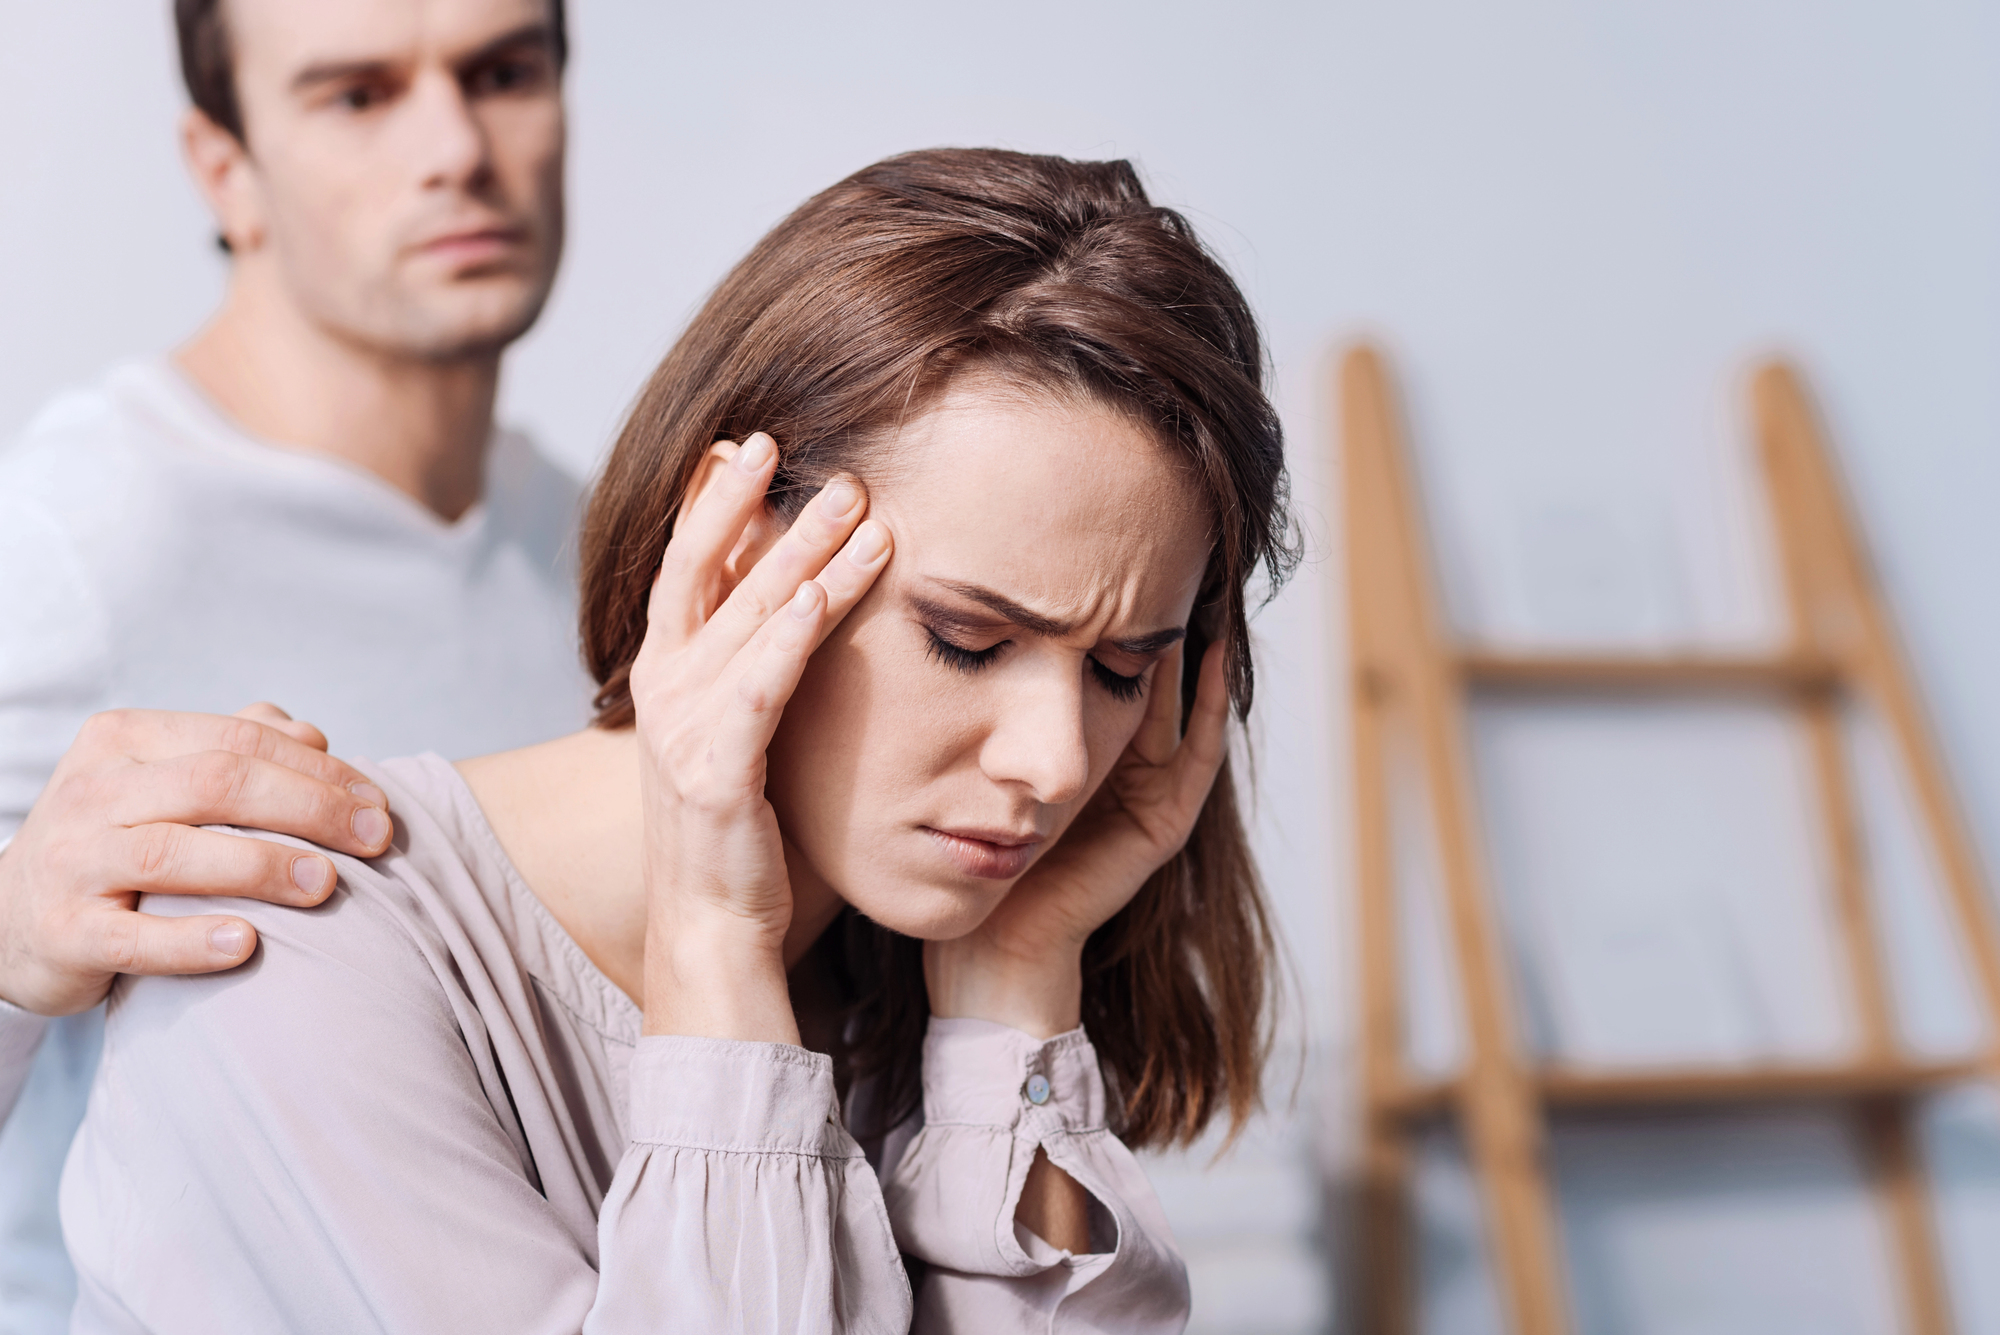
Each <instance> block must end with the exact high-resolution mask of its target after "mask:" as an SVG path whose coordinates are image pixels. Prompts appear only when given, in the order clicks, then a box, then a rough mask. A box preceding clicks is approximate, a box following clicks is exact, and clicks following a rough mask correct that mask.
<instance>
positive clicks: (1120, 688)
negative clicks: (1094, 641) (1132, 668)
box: [1090, 658, 1146, 700]
mask: <svg viewBox="0 0 2000 1335" xmlns="http://www.w3.org/2000/svg"><path fill="white" fill-rule="evenodd" d="M1090 674H1091V675H1092V676H1094V677H1096V678H1097V684H1098V685H1099V686H1102V687H1103V688H1104V689H1105V690H1106V691H1107V692H1109V693H1110V695H1111V698H1112V699H1114V700H1137V699H1138V698H1139V697H1140V696H1141V695H1143V694H1145V691H1146V678H1145V675H1144V674H1143V673H1137V674H1134V675H1133V676H1130V677H1127V676H1124V675H1123V674H1121V673H1117V672H1113V671H1112V670H1111V669H1110V668H1108V667H1106V666H1104V664H1102V663H1100V662H1098V661H1097V660H1096V659H1094V658H1093V659H1091V660H1090Z"/></svg>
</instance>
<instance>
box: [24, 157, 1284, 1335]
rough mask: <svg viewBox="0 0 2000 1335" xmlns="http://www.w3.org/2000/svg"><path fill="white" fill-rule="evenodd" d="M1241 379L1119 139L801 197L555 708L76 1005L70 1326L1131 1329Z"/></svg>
mask: <svg viewBox="0 0 2000 1335" xmlns="http://www.w3.org/2000/svg"><path fill="white" fill-rule="evenodd" d="M1261 369H1262V368H1261V353H1260V349H1259V343H1258V338H1257V333H1256V329H1255V326H1254V324H1253V322H1252V320H1251V318H1250V315H1249V313H1248V310H1247V308H1246V306H1245V304H1244V302H1243V299H1242V296H1241V294H1240V293H1239V292H1238V291H1237V290H1236V288H1235V286H1234V285H1233V284H1232V283H1231V282H1230V280H1229V278H1228V277H1227V275H1226V274H1224V273H1223V271H1222V270H1221V268H1220V267H1219V266H1218V265H1216V264H1215V262H1214V261H1213V260H1212V259H1211V258H1210V257H1209V256H1208V255H1207V254H1206V253H1205V252H1204V251H1203V250H1202V249H1201V247H1200V245H1199V243H1198V242H1197V241H1196V240H1195V239H1194V237H1193V236H1192V234H1191V233H1190V231H1189V230H1188V229H1187V227H1186V225H1185V224H1184V223H1183V222H1182V221H1181V219H1180V218H1179V217H1178V216H1177V215H1175V214H1173V213H1170V212H1168V211H1165V210H1160V209H1155V208H1153V207H1152V206H1151V205H1150V204H1149V203H1148V201H1147V200H1146V198H1145V195H1144V193H1143V191H1142V190H1141V188H1140V187H1139V185H1138V182H1137V180H1136V178H1135V177H1134V175H1133V173H1132V172H1131V170H1130V168H1129V167H1127V166H1126V165H1125V164H1123V163H1073V162H1066V161H1063V160H1061V159H1055V158H1036V157H1028V156H1025V155H1021V154H1013V153H1001V152H987V151H938V152H929V153H918V154H911V155H908V156H905V157H901V158H894V159H890V160H888V161H886V162H883V163H879V164H877V165H876V166H874V167H871V168H868V169H867V170H865V171H862V172H860V173H858V174H857V175H855V176H854V177H851V178H850V179H848V180H847V181H844V182H842V183H841V184H839V185H837V186H835V187H834V188H833V189H831V190H829V191H827V192H826V193H824V194H822V195H820V196H819V197H817V198H815V199H813V200H811V201H809V202H808V203H807V204H806V205H804V206H803V207H802V208H800V209H799V211H798V212H797V213H795V214H794V215H793V216H792V217H791V218H790V219H788V220H787V221H786V222H785V223H783V224H782V225H781V226H780V227H779V228H778V229H777V230H776V231H775V232H773V233H772V234H771V235H770V236H769V237H767V238H766V239H765V240H764V241H763V242H762V243H761V244H760V245H759V246H758V247H757V248H756V249H755V250H754V251H753V252H752V253H751V254H750V256H749V257H748V258H747V259H745V260H744V262H743V263H742V264H741V265H739V266H738V267H737V269H736V270H735V271H734V272H733V273H732V274H731V275H730V277H729V278H728V279H727V280H726V281H725V282H724V283H723V284H722V286H721V287H720V288H719V289H718V290H717V292H716V293H715V295H714V296H713V297H712V298H711V300H710V301H709V302H708V304H707V306H706V307H705V308H704V309H703V311H702V312H701V314H700V315H699V316H698V317H697V318H696V320H695V322H694V323H693V325H692V326H691V328H690V329H689V330H688V332H687V334H686V335H685V336H684V337H683V338H682V339H681V340H680V341H679V342H678V343H677V344H676V346H675V347H674V349H673V351H672V352H671V353H669V355H668V357H667V359H666V361H665V362H664V363H663V364H662V365H661V367H660V369H659V371H658V372H657V373H656V374H655V375H654V377H653V379H652V381H651V382H650V384H649V385H648V387H647V389H646V390H645V392H644V394H643V395H642V397H641V399H640V401H639V404H638V406H637V407H636V409H635V410H634V412H633V414H632V418H631V420H630V422H629V423H628V425H627V426H626V428H625V431H624V433H623V435H622V436H621V438H620V440H619V442H618V445H617V447H616V449H615V451H614V452H613V455H612V457H611V460H610V462H609V464H608V466H607V468H606V472H605V475H604V477H603V479H602V481H601V482H600V483H599V485H598V487H597V490H596V492H595V495H594V497H593V500H592V503H591V510H590V514H589V517H588V520H587V523H586V527H585V537H584V550H583V566H584V598H583V639H584V649H585V654H586V657H587V659H588V661H589V663H590V665H591V667H592V669H593V671H594V672H595V674H596V676H597V679H598V681H599V682H600V683H601V684H602V689H601V691H600V692H599V696H598V707H599V716H598V719H597V723H596V726H595V727H593V728H591V729H590V730H588V731H586V732H584V733H581V734H578V735H575V736H572V737H567V738H562V739H559V740H557V741H554V742H550V743H546V744H544V745H542V746H539V747H534V748H530V749H528V750H525V751H520V752H514V753H510V754H506V755H500V756H493V757H488V758H486V759H483V760H478V761H472V762H467V763H465V764H463V765H460V766H458V767H456V768H454V767H453V766H451V765H449V764H447V763H445V762H444V761H442V760H439V759H437V758H436V757H421V758H418V759H415V760H405V761H395V762H390V763H389V764H386V765H381V766H372V767H370V768H369V772H370V774H371V776H372V777H374V778H375V780H376V781H377V782H378V783H379V784H380V785H381V787H382V788H383V789H384V791H385V792H386V793H387V794H388V796H389V800H390V807H391V811H392V813H393V814H394V816H395V817H396V822H397V833H396V839H395V842H394V844H393V846H392V847H391V849H390V851H389V852H388V853H387V854H385V855H384V856H382V857H380V858H377V859H375V860H373V861H372V862H369V863H360V862H356V861H352V860H347V859H339V858H336V861H337V863H338V864H339V866H340V868H341V873H342V877H341V886H340V888H339V889H338V890H337V891H336V893H335V894H334V896H333V897H332V898H331V899H329V901H328V902H327V903H326V904H325V905H324V906H322V907H321V908H320V909H318V910H315V911H314V912H312V913H310V914H287V913H282V912H277V911H266V910H265V909H264V908H263V907H262V906H259V905H256V904H247V903H246V904H243V905H241V906H240V907H236V908H233V909H232V911H234V912H240V913H242V914H243V915H244V916H246V917H249V918H250V919H251V920H252V921H253V922H254V923H255V924H256V925H257V927H258V930H259V933H260V941H261V945H260V947H259V953H258V955H257V957H256V958H255V959H253V960H252V962H251V963H249V964H247V965H245V966H244V967H243V968H242V969H239V970H237V971H235V972H234V973H231V974H227V975H213V976H208V977H202V978H174V979H133V980H128V981H127V982H126V983H124V984H123V985H122V990H121V991H120V992H119V993H118V994H117V995H116V996H115V997H114V999H113V1001H112V1004H111V1011H110V1020H109V1028H108V1035H107V1039H106V1047H105V1059H104V1063H103V1066H102V1068H101V1073H100V1075H99V1078H98V1085H97V1088H96V1090H95V1092H94V1094H93V1098H92V1103H91V1111H90V1115H89V1118H88V1119H87V1121H86V1124H85V1127H84V1130H83V1132H82V1135H81V1136H80V1138H79V1140H78V1143H77V1147H76V1149H75V1150H74V1151H73V1153H72V1155H71V1159H70V1163H69V1166H68V1169H67V1172H66V1175H65V1180H64V1187H63V1211H64V1220H65V1230H66V1233H67V1235H68V1238H69V1242H70V1246H71V1250H72V1253H73V1255H74V1256H75V1259H76V1262H77V1266H78V1270H79V1273H80V1276H81V1284H82V1296H81V1298H80V1300H79V1307H78V1320H77V1329H79V1330H86V1331H94V1330H118V1331H125V1330H137V1329H148V1330H180V1329H196V1328H199V1329H202V1330H216V1329H222V1330H249V1329H260V1330H262V1329H270V1330H277V1329H283V1330H329V1331H352V1330H362V1329H385V1330H398V1331H402V1330H409V1331H426V1332H437V1331H458V1330H464V1331H481V1332H487V1331H516V1330H518V1331H576V1330H579V1329H584V1330H602V1331H627V1330H631V1331H637V1330H659V1329H673V1330H690V1331H694V1330H700V1331H707V1330H723V1329H740V1330H752V1331H763V1330H778V1329H785V1330H794V1329H797V1330H841V1331H848V1330H852V1331H877V1330H882V1331H889V1330H904V1329H908V1328H910V1327H911V1325H912V1322H913V1320H914V1324H915V1327H916V1328H918V1329H923V1330H1026V1329H1037V1330H1048V1329H1057V1330H1087V1329H1104V1330H1111V1329H1115V1330H1146V1329H1177V1328H1178V1327H1179V1324H1180V1323H1181V1322H1182V1321H1183V1320H1184V1317H1185V1311H1186V1299H1187V1293H1186V1280H1185V1275H1184V1272H1183V1270H1182V1268H1181V1265H1180V1262H1179V1260H1178V1257H1177V1256H1176V1255H1175V1252H1174V1249H1173V1244H1172V1241H1171V1239H1170V1237H1169V1236H1168V1232H1167V1228H1166V1225H1165V1222H1164V1220H1163V1219H1162V1217H1161V1215H1160V1211H1159V1208H1158V1205H1157V1203H1156V1202H1155V1201H1154V1200H1153V1198H1152V1195H1151V1193H1150V1191H1149V1190H1148V1188H1147V1186H1146V1183H1145V1180H1144V1178H1143V1176H1142V1175H1141V1173H1140V1171H1139V1169H1138V1166H1137V1164H1136V1161H1135V1160H1134V1159H1133V1157H1132V1155H1131V1152H1130V1149H1129V1148H1128V1146H1144V1145H1156V1144H1164V1143H1169V1142H1173V1141H1185V1140H1187V1139H1190V1138H1192V1137H1193V1136H1195V1135H1197V1134H1198V1133H1199V1132H1200V1131H1201V1130H1202V1129H1203V1128H1204V1127H1205V1126H1206V1125H1207V1124H1208V1122H1209V1121H1210V1120H1211V1118H1212V1117H1213V1116H1214V1115H1215V1114H1216V1113H1217V1112H1218V1111H1220V1110H1222V1109H1224V1108H1226V1109H1227V1111H1228V1115H1229V1117H1230V1118H1231V1120H1232V1123H1234V1124H1240V1123H1241V1121H1242V1120H1243V1118H1244V1117H1246V1116H1247V1115H1248V1114H1249V1112H1250V1111H1251V1110H1252V1109H1253V1108H1254V1106H1255V1104H1256V1100H1257V1088H1258V1077H1259V1067H1260V1064H1261V1060H1262V1057H1263V1055H1264V1045H1265V1034H1266V1032H1267V1031H1266V1010H1267V995H1266V992H1267V977H1268V975H1267V963H1268V958H1269V953H1270V938H1269V933H1268V929H1267V927H1266V923H1265V918H1264V912H1263V908H1262V904H1261V900H1260V897H1259V892H1258V888H1257V884H1256V878H1255V873H1254V868H1253V867H1252V865H1251V863H1250V860H1249V856H1248V853H1247V849H1246V844H1245V840H1244V835H1243V830H1242V827H1241V823H1240V821H1239V819H1238V816H1237V813H1236V810H1235V806H1234V800H1233V797H1232V793H1231V788H1230V784H1229V778H1228V773H1227V764H1226V754H1227V747H1226V744H1225V728H1226V723H1227V716H1228V712H1229V707H1230V703H1231V700H1232V699H1233V700H1234V702H1235V705H1236V706H1237V708H1238V709H1243V708H1247V706H1248V703H1249V694H1250V662H1249V652H1248V645H1249V641H1248V634H1247V630H1246V624H1245V607H1244V587H1245V585H1246V583H1247V581H1248V580H1249V578H1250V576H1251V575H1252V573H1253V572H1254V570H1255V568H1256V567H1257V566H1258V565H1259V564H1260V563H1261V564H1263V565H1265V566H1266V567H1267V568H1268V569H1269V570H1270V571H1271V573H1272V574H1273V576H1277V575H1281V574H1282V573H1283V568H1284V565H1285V562H1286V559H1287V557H1288V555H1289V553H1288V550H1287V548H1286V546H1285V544H1284V541H1283V538H1284V532H1283V528H1282V513H1281V511H1282V490H1283V467H1282V459H1281V452H1280V438H1279V432H1278V428H1277V424H1276V420H1275V417H1274V415H1273V413H1272V411H1271V408H1270V406H1269V404H1268V403H1267V402H1266V400H1265V399H1264V397H1263V394H1262V392H1261V388H1260V383H1259V382H1260V376H1261ZM737 441H741V444H737V443H734V442H737ZM892 549H893V558H892ZM1183 663H1186V664H1188V665H1189V666H1190V669H1191V670H1190V671H1188V672H1187V673H1185V674H1183V672H1182V664H1183ZM1183 729H1185V735H1184V736H1183ZM262 837H272V836H262ZM149 907H150V909H151V911H153V912H156V913H165V914H178V913H186V912H197V911H199V912H212V911H214V910H213V906H212V905H209V904H206V903H203V904H198V905H196V904H188V903H185V902H181V901H175V900H171V899H160V900H155V901H153V902H152V903H151V904H150V905H149ZM843 1088H844V1089H846V1090H847V1091H848V1098H847V1106H846V1115H845V1117H843V1114H842V1109H841V1106H840V1104H839V1102H838V1101H837V1098H836V1091H837V1090H841V1089H843ZM850 1125H851V1126H852V1127H853V1128H854V1130H855V1132H857V1133H859V1134H860V1135H862V1136H863V1137H865V1138H866V1139H867V1140H868V1141H869V1151H868V1153H867V1155H866V1156H864V1153H863V1150H862V1148H861V1146H860V1145H859V1144H858V1143H857V1141H856V1140H855V1139H854V1138H853V1137H852V1136H851V1135H850V1134H849V1131H848V1129H847V1128H848V1126H850ZM905 1257H907V1258H912V1259H913V1260H914V1261H915V1262H916V1263H917V1264H916V1265H914V1266H913V1267H911V1269H910V1271H909V1272H908V1274H909V1275H910V1276H911V1277H913V1278H914V1279H915V1280H916V1284H915V1287H914V1293H913V1290H912V1285H911V1282H910V1278H906V1271H905V1268H904V1264H903V1260H902V1258H905Z"/></svg>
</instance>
